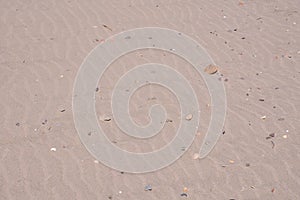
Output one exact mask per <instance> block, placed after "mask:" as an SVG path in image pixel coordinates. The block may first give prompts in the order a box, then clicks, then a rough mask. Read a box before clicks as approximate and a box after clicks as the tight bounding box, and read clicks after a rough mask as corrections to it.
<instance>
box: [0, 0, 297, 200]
mask: <svg viewBox="0 0 300 200" xmlns="http://www.w3.org/2000/svg"><path fill="white" fill-rule="evenodd" d="M0 5H1V6H0V92H1V98H0V106H1V109H0V125H1V130H0V199H1V200H2V199H3V200H6V199H22V200H25V199H26V200H27V199H39V200H40V199H43V200H44V199H45V200H46V199H89V200H92V199H101V200H102V199H115V200H125V199H126V200H127V199H132V200H138V199H143V200H153V199H195V200H198V199H204V200H206V199H217V200H219V199H227V200H229V199H235V200H240V199H241V200H254V199H264V200H269V199H278V200H281V199H289V200H296V199H300V190H299V188H300V136H299V130H300V114H299V110H300V79H299V77H300V68H299V64H300V26H299V25H300V17H299V12H300V2H299V1H298V0H281V1H279V0H278V1H271V0H262V1H254V0H249V1H238V0H224V1H223V0H218V1H202V0H199V1H197V0H186V1H179V0H172V1H171V0H156V1H152V0H151V1H142V0H131V1H127V0H122V1H117V0H110V1H108V0H107V1H103V0H98V1H96V0H86V1H83V0H82V1H80V0H77V1H74V0H62V1H58V0H56V1H46V0H19V1H18V0H10V1H1V3H0ZM104 25H105V26H104ZM149 26H151V27H163V28H169V29H174V30H177V31H179V32H182V33H185V34H186V35H189V36H190V37H192V38H193V39H195V40H196V41H197V42H198V43H200V44H201V45H202V46H203V47H204V48H205V49H206V50H207V51H208V53H209V54H210V56H211V57H212V59H213V60H214V61H215V63H216V64H217V65H218V66H219V71H220V73H222V74H223V75H224V78H223V80H222V81H224V84H225V87H226V95H227V116H226V122H225V126H224V131H225V133H224V134H222V136H221V137H220V139H219V141H218V143H217V145H216V146H215V148H214V149H213V151H212V152H211V153H210V154H209V155H208V156H207V157H206V158H205V159H201V160H199V159H193V155H194V154H195V153H197V152H198V150H199V148H200V145H201V141H202V140H203V137H204V134H205V133H206V130H207V127H208V123H209V120H210V107H209V106H207V104H209V103H210V99H209V95H208V92H207V89H206V87H205V83H204V81H203V80H202V78H201V77H200V76H197V75H196V73H194V71H193V70H194V69H193V68H192V66H190V65H189V64H187V63H186V62H185V61H184V60H181V59H180V58H178V57H177V56H175V55H172V54H170V53H166V52H162V51H158V50H140V51H137V52H134V53H131V54H129V55H126V56H124V57H123V58H121V59H120V60H117V61H116V62H114V63H113V64H112V65H111V66H110V67H109V69H108V70H107V73H105V75H104V76H103V78H102V79H101V80H100V82H99V92H97V93H96V109H97V114H98V115H99V116H102V115H108V116H109V115H111V109H110V107H109V105H110V95H111V91H112V88H113V86H114V84H115V83H116V81H117V80H118V79H119V78H120V76H121V75H122V74H123V73H125V72H126V70H129V69H131V68H132V67H134V66H135V65H138V64H142V63H147V62H158V63H164V64H168V65H169V66H172V67H174V68H176V69H177V70H179V71H180V72H181V73H182V74H183V75H184V76H185V77H186V78H187V79H188V80H190V83H191V85H192V86H193V88H194V89H195V91H197V96H198V98H199V105H200V110H201V114H200V125H199V134H197V136H196V138H195V141H194V143H193V144H192V146H191V147H190V148H189V149H188V150H187V152H185V154H184V155H183V156H182V157H181V158H180V159H179V160H177V161H176V162H175V163H173V164H172V165H170V166H169V167H166V168H164V169H161V170H159V171H156V172H152V173H146V174H129V173H120V172H118V171H116V170H113V169H110V168H108V167H106V166H104V165H103V164H101V163H99V162H96V161H95V158H93V156H92V155H91V154H90V153H89V152H88V151H87V150H86V148H85V147H84V145H83V144H82V143H81V141H80V139H79V136H78V134H77V131H76V129H75V124H74V121H73V114H72V92H73V84H74V81H75V77H76V74H77V71H78V69H79V67H80V65H81V63H82V62H83V60H84V58H85V57H86V56H87V55H88V53H89V52H90V51H91V50H92V49H93V48H95V47H96V46H97V45H98V44H99V43H100V42H103V41H104V40H105V39H106V38H108V37H110V36H112V35H114V34H116V33H119V32H122V31H125V30H128V29H132V28H140V27H149ZM153 97H155V98H153ZM153 103H161V104H162V105H165V107H166V110H167V111H168V117H169V118H170V119H172V120H173V121H172V122H170V123H167V125H166V127H165V129H164V130H163V131H162V133H161V134H160V135H158V136H156V137H154V138H151V139H149V140H146V141H138V142H137V141H136V140H134V139H132V138H130V137H128V136H126V135H125V134H122V132H121V131H119V129H118V128H117V127H116V124H115V122H114V120H112V121H110V122H101V121H100V125H102V126H103V129H104V130H105V131H106V132H107V133H109V135H108V137H109V138H110V139H111V140H114V141H115V142H116V145H118V146H119V147H121V148H124V149H126V150H129V151H135V152H147V151H153V150H155V149H157V148H160V147H162V146H164V145H166V144H167V143H168V141H169V140H170V139H171V138H172V137H174V133H175V132H176V130H177V128H178V120H177V119H178V116H179V114H180V110H179V107H178V102H177V101H176V98H175V96H174V95H172V94H169V93H168V91H167V90H166V89H164V88H161V87H159V86H151V85H150V86H146V87H143V88H142V89H140V91H137V93H136V94H135V95H134V96H133V97H132V101H131V102H130V109H131V114H132V117H133V119H134V120H136V122H137V123H139V124H147V123H148V122H149V119H148V118H147V111H148V109H149V107H150V106H151V105H153ZM264 116H265V117H264ZM273 133H275V134H273ZM148 184H150V185H151V186H152V190H151V191H145V190H144V187H145V186H146V185H148ZM185 187H186V189H187V190H186V189H184V188H185ZM183 192H185V193H186V194H187V197H186V196H181V194H182V193H183Z"/></svg>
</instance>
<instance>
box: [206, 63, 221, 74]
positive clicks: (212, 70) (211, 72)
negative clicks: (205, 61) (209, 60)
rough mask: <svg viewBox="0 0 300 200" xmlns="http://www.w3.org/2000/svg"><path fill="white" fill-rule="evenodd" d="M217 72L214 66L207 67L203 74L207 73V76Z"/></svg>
mask: <svg viewBox="0 0 300 200" xmlns="http://www.w3.org/2000/svg"><path fill="white" fill-rule="evenodd" d="M217 71H218V67H217V66H216V65H212V64H210V65H208V66H207V67H206V68H205V69H204V72H206V73H208V74H215V73H217Z"/></svg>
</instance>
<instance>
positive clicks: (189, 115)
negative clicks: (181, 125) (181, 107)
mask: <svg viewBox="0 0 300 200" xmlns="http://www.w3.org/2000/svg"><path fill="white" fill-rule="evenodd" d="M192 118H193V115H192V114H188V115H187V116H186V117H185V119H186V120H188V121H190V120H191V119H192Z"/></svg>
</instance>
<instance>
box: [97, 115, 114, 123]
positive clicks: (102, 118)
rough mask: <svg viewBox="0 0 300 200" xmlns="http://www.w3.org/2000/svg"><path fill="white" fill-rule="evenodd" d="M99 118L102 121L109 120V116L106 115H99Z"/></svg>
mask: <svg viewBox="0 0 300 200" xmlns="http://www.w3.org/2000/svg"><path fill="white" fill-rule="evenodd" d="M99 119H100V121H103V122H109V121H111V118H110V117H108V116H100V117H99Z"/></svg>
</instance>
